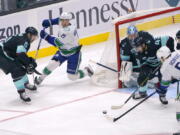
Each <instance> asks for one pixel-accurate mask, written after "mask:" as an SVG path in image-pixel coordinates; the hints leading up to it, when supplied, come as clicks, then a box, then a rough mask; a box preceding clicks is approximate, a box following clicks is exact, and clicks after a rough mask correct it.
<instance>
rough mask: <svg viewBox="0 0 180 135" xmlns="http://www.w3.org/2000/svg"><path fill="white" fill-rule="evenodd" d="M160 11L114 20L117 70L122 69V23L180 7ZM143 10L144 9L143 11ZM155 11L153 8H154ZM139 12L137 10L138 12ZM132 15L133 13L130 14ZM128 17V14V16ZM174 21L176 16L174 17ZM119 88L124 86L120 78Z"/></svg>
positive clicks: (172, 10) (157, 14) (179, 8)
mask: <svg viewBox="0 0 180 135" xmlns="http://www.w3.org/2000/svg"><path fill="white" fill-rule="evenodd" d="M159 10H160V11H157V12H154V13H149V14H146V15H140V16H138V17H134V18H129V19H123V18H121V19H115V20H114V21H113V23H114V27H115V36H116V51H117V70H118V72H120V69H121V59H120V57H119V56H120V48H121V44H120V41H121V35H120V32H119V31H120V25H122V24H127V23H132V22H135V21H139V20H142V19H146V18H151V17H155V16H159V15H162V14H166V13H171V12H175V11H178V10H180V7H176V8H170V9H159ZM141 12H142V11H141ZM152 12H153V10H152ZM137 13H138V12H136V14H137ZM129 16H131V15H129ZM126 17H127V16H126ZM173 21H174V18H173ZM119 76H120V74H118V78H119ZM118 88H122V82H121V81H120V80H119V79H118Z"/></svg>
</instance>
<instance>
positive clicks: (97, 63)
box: [89, 60, 119, 73]
mask: <svg viewBox="0 0 180 135" xmlns="http://www.w3.org/2000/svg"><path fill="white" fill-rule="evenodd" d="M89 62H91V63H94V64H96V65H99V66H101V67H104V68H106V69H109V70H111V71H113V72H116V73H119V72H118V71H117V70H116V69H113V68H111V67H108V66H105V65H103V64H101V63H99V62H95V61H93V60H89Z"/></svg>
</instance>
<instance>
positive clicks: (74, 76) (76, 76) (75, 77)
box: [68, 73, 79, 81]
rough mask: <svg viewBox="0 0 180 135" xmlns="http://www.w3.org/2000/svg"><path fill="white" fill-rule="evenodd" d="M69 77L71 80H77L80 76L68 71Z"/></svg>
mask: <svg viewBox="0 0 180 135" xmlns="http://www.w3.org/2000/svg"><path fill="white" fill-rule="evenodd" d="M68 78H69V80H71V81H76V80H77V79H79V76H78V74H69V73H68Z"/></svg>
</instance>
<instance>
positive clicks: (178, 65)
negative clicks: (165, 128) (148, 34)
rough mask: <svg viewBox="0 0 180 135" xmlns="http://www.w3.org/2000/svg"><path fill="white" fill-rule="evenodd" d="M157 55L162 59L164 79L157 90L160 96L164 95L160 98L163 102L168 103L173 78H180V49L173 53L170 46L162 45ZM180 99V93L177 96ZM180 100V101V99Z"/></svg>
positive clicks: (179, 119)
mask: <svg viewBox="0 0 180 135" xmlns="http://www.w3.org/2000/svg"><path fill="white" fill-rule="evenodd" d="M157 57H158V59H160V60H161V62H162V66H161V70H160V71H161V74H162V80H161V82H160V83H159V84H158V85H157V88H156V89H157V92H158V93H159V95H160V96H163V97H164V100H162V99H161V98H160V101H161V102H162V103H163V104H168V101H167V99H165V97H166V93H167V89H168V87H169V85H170V84H171V82H172V80H174V79H175V80H177V81H178V80H180V51H179V50H177V51H175V52H173V53H171V52H170V50H169V48H167V47H161V48H160V49H159V50H158V51H157ZM177 98H178V100H180V95H178V96H177ZM179 102H180V101H179ZM176 115H177V120H178V121H180V110H179V111H178V112H177V114H176Z"/></svg>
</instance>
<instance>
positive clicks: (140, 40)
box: [134, 36, 145, 47]
mask: <svg viewBox="0 0 180 135" xmlns="http://www.w3.org/2000/svg"><path fill="white" fill-rule="evenodd" d="M144 43H145V41H144V39H143V37H139V36H138V37H136V38H135V39H134V46H135V47H139V46H141V45H142V44H144Z"/></svg>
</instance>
